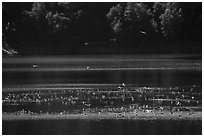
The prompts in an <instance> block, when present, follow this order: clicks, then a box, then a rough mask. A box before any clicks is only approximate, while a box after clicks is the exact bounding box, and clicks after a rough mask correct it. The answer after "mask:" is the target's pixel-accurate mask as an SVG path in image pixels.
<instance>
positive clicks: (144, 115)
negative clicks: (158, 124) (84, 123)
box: [2, 110, 202, 121]
mask: <svg viewBox="0 0 204 137" xmlns="http://www.w3.org/2000/svg"><path fill="white" fill-rule="evenodd" d="M12 120H202V111H196V112H194V113H193V114H191V115H190V114H189V112H188V111H182V112H175V113H174V114H171V113H170V111H164V112H162V113H161V112H160V111H154V112H153V111H151V110H145V111H138V112H127V113H110V112H101V113H90V112H87V113H86V112H84V113H80V114H66V113H57V114H48V113H45V114H29V113H23V114H14V113H5V112H3V113H2V121H12Z"/></svg>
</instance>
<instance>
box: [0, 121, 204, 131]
mask: <svg viewBox="0 0 204 137" xmlns="http://www.w3.org/2000/svg"><path fill="white" fill-rule="evenodd" d="M2 131H3V133H2V134H3V135H19V134H20V135H40V134H42V135H57V134H59V135H63V134H70V135H71V134H72V135H73V134H74V135H89V134H90V135H137V134H138V135H201V134H202V121H201V120H192V121H191V120H190V121H188V120H150V121H148V120H26V121H23V120H22V121H21V120H17V121H15V120H14V121H3V124H2Z"/></svg>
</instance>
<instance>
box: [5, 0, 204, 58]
mask: <svg viewBox="0 0 204 137" xmlns="http://www.w3.org/2000/svg"><path fill="white" fill-rule="evenodd" d="M2 9H3V12H2V16H3V17H2V29H3V49H8V48H9V47H10V48H13V49H15V50H17V51H18V52H19V54H41V53H43V54H44V53H47V54H71V53H80V52H82V53H83V52H84V53H85V52H86V53H92V52H93V53H94V52H95V53H97V52H100V51H101V52H103V50H104V53H106V52H108V51H109V52H111V50H112V52H119V53H120V51H121V52H125V50H127V52H131V53H140V52H141V53H143V52H145V50H147V51H149V52H150V50H154V51H153V52H160V50H161V52H165V51H169V49H177V50H178V49H179V50H181V48H190V50H189V51H192V50H191V48H192V47H194V48H195V45H197V47H198V48H197V50H198V51H199V50H200V48H201V44H191V46H188V45H186V44H185V43H183V42H187V43H201V41H202V3H187V2H185V3H179V2H169V3H168V2H167V3H164V2H163V3H159V2H155V3H153V2H151V3H150V2H149V3H147V2H146V3H145V2H144V3H141V2H136V3H117V2H112V3H111V2H101V3H100V2H95V3H89V2H86V3H61V2H49V3H46V2H45V3H43V2H40V3H31V2H28V3H22V2H18V3H14V2H8V3H7V2H3V4H2ZM178 42H180V43H179V44H178ZM182 43H183V44H182ZM165 45H166V46H165ZM172 45H173V46H172ZM179 45H183V46H180V47H179V48H176V46H179ZM184 45H186V46H184ZM166 48H167V49H166ZM97 49H98V50H100V51H97ZM128 49H129V50H128ZM164 49H166V50H164ZM197 50H196V52H197ZM181 51H182V50H181ZM184 51H185V50H184ZM200 52H201V51H200Z"/></svg>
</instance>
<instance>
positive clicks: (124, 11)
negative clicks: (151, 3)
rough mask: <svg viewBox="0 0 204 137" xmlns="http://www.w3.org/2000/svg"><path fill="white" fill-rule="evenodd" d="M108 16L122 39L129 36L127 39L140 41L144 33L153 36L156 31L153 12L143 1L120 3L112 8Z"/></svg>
mask: <svg viewBox="0 0 204 137" xmlns="http://www.w3.org/2000/svg"><path fill="white" fill-rule="evenodd" d="M107 18H108V19H109V20H110V22H111V28H112V29H113V31H114V32H115V34H116V35H121V36H122V38H121V39H124V37H127V39H126V41H129V40H131V41H135V40H136V41H138V40H141V38H142V37H143V35H146V36H153V34H154V33H155V28H156V22H155V21H154V19H153V14H152V13H151V11H150V9H147V6H146V5H144V4H143V3H127V4H123V6H122V5H121V4H118V5H117V6H115V7H112V8H111V9H110V11H109V13H108V14H107Z"/></svg>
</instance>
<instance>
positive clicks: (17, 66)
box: [2, 55, 202, 87]
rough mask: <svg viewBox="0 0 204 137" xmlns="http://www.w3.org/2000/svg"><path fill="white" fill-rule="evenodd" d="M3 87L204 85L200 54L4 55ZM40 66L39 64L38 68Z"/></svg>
mask: <svg viewBox="0 0 204 137" xmlns="http://www.w3.org/2000/svg"><path fill="white" fill-rule="evenodd" d="M2 62H3V63H2V70H3V71H2V72H3V73H2V77H3V80H2V83H3V87H9V86H16V85H35V84H75V83H83V84H119V83H126V84H135V85H138V86H161V87H165V86H167V87H168V86H185V85H201V83H202V71H201V70H202V69H201V68H202V61H201V56H199V55H137V56H136V55H112V56H110V55H107V56H105V55H103V56H96V55H95V56H94V55H90V56H88V55H86V56H44V57H42V56H41V57H33V56H29V57H21V56H20V57H3V59H2ZM35 66H37V67H35Z"/></svg>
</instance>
